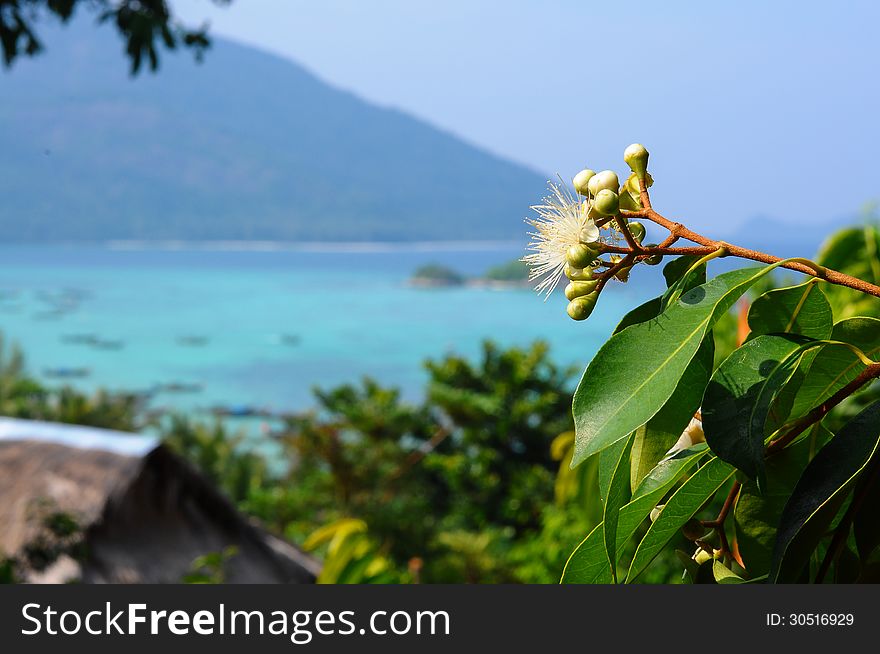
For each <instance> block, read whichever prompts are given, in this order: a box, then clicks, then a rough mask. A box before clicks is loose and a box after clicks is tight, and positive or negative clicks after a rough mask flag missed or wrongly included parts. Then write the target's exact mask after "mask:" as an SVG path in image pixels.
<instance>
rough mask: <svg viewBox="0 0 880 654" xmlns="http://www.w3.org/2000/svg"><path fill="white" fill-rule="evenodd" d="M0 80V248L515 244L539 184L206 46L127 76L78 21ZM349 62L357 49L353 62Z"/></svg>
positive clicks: (106, 37) (113, 43) (105, 37)
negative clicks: (127, 243) (159, 243)
mask: <svg viewBox="0 0 880 654" xmlns="http://www.w3.org/2000/svg"><path fill="white" fill-rule="evenodd" d="M47 37H48V38H47V39H46V42H47V46H48V50H47V53H46V54H44V55H42V56H41V57H39V58H37V59H34V60H30V61H28V60H21V61H20V62H18V63H17V64H16V66H15V68H13V69H12V70H11V71H3V70H0V194H2V198H3V200H2V203H0V230H2V238H3V240H4V241H7V242H9V241H48V240H65V241H67V240H90V241H91V240H107V239H283V240H299V239H302V240H346V241H350V240H410V239H445V240H460V239H512V238H519V239H521V238H523V234H524V225H523V223H522V219H523V217H524V216H525V214H526V213H527V207H528V205H529V204H532V203H534V201H535V200H536V199H537V198H538V197H540V195H541V192H542V189H543V187H544V177H543V176H542V175H540V174H538V173H536V172H534V171H532V170H529V169H526V168H524V167H522V166H519V165H516V164H513V163H511V162H509V161H505V160H502V159H500V158H498V157H495V156H492V155H491V154H488V153H486V152H484V151H482V150H480V149H478V148H475V147H473V146H471V145H469V144H467V143H465V142H463V141H461V140H460V139H458V138H456V137H454V136H452V135H450V134H448V133H444V132H442V131H440V130H438V129H435V128H433V127H431V126H430V125H427V124H425V123H424V122H421V121H419V120H417V119H415V118H413V117H411V116H408V115H406V114H404V113H402V112H399V111H395V110H392V109H385V108H380V107H376V106H373V105H370V104H368V103H366V102H364V101H362V100H360V99H358V98H357V97H355V96H353V95H351V94H349V93H346V92H343V91H340V90H338V89H335V88H333V87H331V86H329V85H327V84H325V83H324V82H322V81H320V80H319V79H317V78H316V77H314V76H313V75H311V74H310V73H309V72H307V71H306V70H305V69H303V68H301V67H300V66H297V65H295V64H293V63H290V62H288V61H286V60H283V59H280V58H278V57H275V56H273V55H269V54H266V53H263V52H260V51H257V50H254V49H252V48H247V47H243V46H240V45H237V44H234V43H231V42H228V41H224V40H223V39H219V38H218V39H215V45H214V47H213V48H212V49H211V50H210V51H209V52H208V54H207V56H206V60H205V62H204V64H202V65H197V64H195V63H193V62H192V60H191V58H190V57H189V56H188V55H186V56H183V55H180V56H176V57H169V56H166V57H165V58H164V60H163V66H162V69H161V70H160V72H159V73H158V74H157V75H156V76H152V75H150V74H145V75H141V76H140V77H139V78H137V79H130V78H129V77H128V76H127V62H126V61H125V60H124V58H123V56H122V54H121V45H120V43H119V41H118V39H117V37H116V35H115V34H113V33H112V30H109V29H98V28H95V27H94V26H93V25H91V24H84V23H82V22H80V23H79V24H75V25H73V26H71V27H69V28H66V29H59V30H58V31H57V32H56V31H54V30H53V31H52V32H51V33H48V34H47ZM352 56H357V53H352Z"/></svg>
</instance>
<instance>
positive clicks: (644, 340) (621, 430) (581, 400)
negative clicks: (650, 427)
mask: <svg viewBox="0 0 880 654" xmlns="http://www.w3.org/2000/svg"><path fill="white" fill-rule="evenodd" d="M775 265H777V264H774V265H772V266H767V267H765V268H757V269H756V268H747V269H742V270H733V271H730V272H727V273H724V274H722V275H719V276H718V277H715V278H714V279H712V280H710V281H708V282H706V283H705V284H702V285H700V286H697V287H695V288H692V289H691V290H689V291H687V292H686V293H684V294H683V295H682V296H681V297H680V298H679V299H678V300H677V301H675V302H674V303H672V304H670V306H668V307H667V308H666V310H665V311H663V313H661V314H660V315H659V316H657V317H656V318H654V319H652V320H649V321H648V322H644V323H639V324H636V325H631V326H629V327H627V328H626V329H624V330H623V331H620V332H618V333H617V334H614V335H613V336H612V337H611V338H610V339H609V340H608V341H607V342H606V343H605V345H603V346H602V348H601V349H600V350H599V352H598V353H597V354H596V356H595V357H594V358H593V360H592V361H591V362H590V365H589V366H588V367H587V369H586V371H585V372H584V375H583V377H582V379H581V381H580V383H579V384H578V388H577V390H576V391H575V395H574V401H573V413H574V422H575V453H574V457H573V459H572V465H573V466H574V465H577V464H579V463H581V462H582V461H584V460H585V459H586V458H587V457H589V456H590V455H591V454H595V453H596V452H600V451H601V450H603V449H605V448H606V447H608V446H609V445H611V444H612V443H615V442H617V441H619V440H620V439H621V438H625V437H626V436H628V435H629V434H631V433H632V432H634V431H635V430H636V429H638V428H639V427H641V426H642V425H644V424H645V423H646V422H648V420H650V419H651V418H652V417H653V416H654V415H655V414H656V413H657V412H658V411H659V410H660V409H661V408H662V407H663V405H664V404H665V403H666V401H667V400H669V398H670V397H671V396H672V393H673V392H674V391H675V388H676V386H677V385H678V381H679V380H680V379H681V378H682V376H683V375H684V371H685V370H686V369H687V366H688V364H689V363H690V362H691V359H693V358H694V356H695V355H696V353H697V350H698V349H699V347H700V344H701V343H702V342H703V338H704V337H705V336H706V334H707V333H708V331H709V330H710V329H711V328H712V326H713V325H714V324H715V322H716V321H717V320H718V318H719V317H720V316H721V315H722V314H723V313H725V312H726V311H728V310H729V309H730V307H732V306H733V304H734V303H735V302H736V301H737V299H739V297H740V296H742V294H743V293H745V292H746V290H748V288H749V287H750V286H751V285H752V284H754V283H755V282H756V281H757V280H759V279H760V278H761V277H762V276H763V275H765V274H767V273H768V272H769V271H770V270H772V269H773V267H775Z"/></svg>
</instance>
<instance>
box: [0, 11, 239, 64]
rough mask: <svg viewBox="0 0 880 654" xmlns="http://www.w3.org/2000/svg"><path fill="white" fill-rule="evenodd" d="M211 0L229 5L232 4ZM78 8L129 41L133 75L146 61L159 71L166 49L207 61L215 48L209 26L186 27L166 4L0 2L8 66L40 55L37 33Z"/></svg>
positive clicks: (2, 40) (0, 35) (1, 38)
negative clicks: (205, 56)
mask: <svg viewBox="0 0 880 654" xmlns="http://www.w3.org/2000/svg"><path fill="white" fill-rule="evenodd" d="M211 1H212V2H214V3H215V4H223V5H225V4H229V3H230V2H231V0H211ZM77 9H81V10H82V11H86V12H89V13H90V14H92V15H94V16H95V18H96V19H97V21H98V22H99V23H112V24H113V25H115V26H116V29H117V30H118V31H119V34H120V36H122V38H123V39H124V41H125V51H126V54H127V55H128V58H129V61H130V62H131V74H132V75H136V74H137V73H138V71H139V70H140V69H141V65H142V63H143V61H144V60H145V59H146V61H148V62H149V65H150V70H153V71H155V70H156V69H157V68H158V67H159V54H158V50H160V49H161V48H162V47H163V46H164V47H165V48H167V49H169V50H174V49H176V48H177V47H178V46H181V47H183V48H187V49H189V50H191V51H192V52H193V53H194V54H195V57H196V59H201V57H202V54H203V53H204V51H205V49H206V48H207V47H208V46H209V45H210V41H209V40H208V35H207V30H206V27H205V26H201V27H198V28H191V27H187V26H185V25H183V24H181V23H180V22H179V21H178V20H176V19H175V17H174V16H173V15H172V13H171V10H170V8H169V7H168V3H167V2H166V1H165V0H0V43H2V47H3V62H4V64H5V65H6V66H7V67H8V66H11V65H12V64H13V62H14V61H15V60H16V59H17V58H18V57H21V56H28V57H30V56H34V55H36V54H38V53H39V52H40V51H41V50H42V49H43V44H42V42H41V41H40V39H39V37H38V36H37V33H36V26H37V24H38V23H39V22H40V21H41V20H45V19H46V18H52V17H54V18H57V19H60V20H61V21H62V22H65V23H66V22H67V21H69V20H70V19H71V17H72V16H73V15H74V13H75V12H76V10H77Z"/></svg>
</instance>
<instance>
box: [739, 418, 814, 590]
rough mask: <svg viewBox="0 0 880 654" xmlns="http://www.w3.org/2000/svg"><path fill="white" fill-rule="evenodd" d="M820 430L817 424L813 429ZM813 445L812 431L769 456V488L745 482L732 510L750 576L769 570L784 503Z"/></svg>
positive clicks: (807, 460)
mask: <svg viewBox="0 0 880 654" xmlns="http://www.w3.org/2000/svg"><path fill="white" fill-rule="evenodd" d="M819 430H821V425H818V424H817V425H816V426H815V428H814V430H813V431H815V432H818V431H819ZM813 447H814V443H813V438H812V434H811V435H810V436H809V437H807V438H804V439H802V440H800V441H798V442H797V443H795V444H793V445H791V446H789V447H787V448H785V449H784V450H782V451H781V452H779V453H777V454H775V455H773V456H771V457H770V458H768V459H767V489H766V491H765V492H763V493H762V492H761V491H760V490H759V489H758V486H757V484H756V483H755V482H754V481H750V482H747V483H745V484H743V487H742V489H741V490H740V492H739V496H738V497H737V501H736V507H735V508H734V511H733V519H734V524H735V526H736V538H737V544H738V545H739V553H740V556H741V557H742V560H743V563H744V564H745V568H746V571H747V572H748V574H749V576H750V577H755V576H757V575H764V574H767V573H768V572H769V571H770V556H771V553H772V552H773V543H774V542H775V541H776V530H777V529H778V528H779V519H780V517H781V516H782V510H783V509H784V508H785V503H786V502H787V501H788V498H789V497H790V496H791V493H792V491H793V490H794V487H795V485H797V482H798V479H800V476H801V474H802V473H803V471H804V468H806V467H807V463H809V460H810V457H811V453H812V449H813Z"/></svg>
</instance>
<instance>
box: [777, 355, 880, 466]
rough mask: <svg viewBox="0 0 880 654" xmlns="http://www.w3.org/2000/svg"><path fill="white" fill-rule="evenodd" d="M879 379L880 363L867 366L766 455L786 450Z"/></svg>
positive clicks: (793, 426) (783, 437) (784, 436)
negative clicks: (815, 424) (850, 397)
mask: <svg viewBox="0 0 880 654" xmlns="http://www.w3.org/2000/svg"><path fill="white" fill-rule="evenodd" d="M877 377H880V363H874V364H871V365H870V366H867V367H866V368H865V369H864V370H862V372H861V373H859V375H858V377H856V378H855V379H853V380H852V381H851V382H850V383H848V384H847V385H846V386H844V387H843V388H841V389H840V390H839V391H837V392H836V393H835V394H834V395H832V396H831V397H829V398H828V399H827V400H825V401H824V402H823V403H822V404H820V405H819V406H817V407H816V408H814V409H813V410H812V411H810V412H809V413H808V414H807V415H805V416H804V417H803V418H800V419H799V420H798V421H797V422H795V423H794V425H792V427H791V428H790V429H789V430H788V431H786V432H785V433H784V434H783V435H782V436H780V437H779V438H777V439H776V440H774V441H771V442H770V444H769V445H767V449H766V451H765V454H766V455H767V456H770V455H772V454H775V453H776V452H778V451H779V450H781V449H782V448H784V447H785V446H786V445H788V444H789V443H791V442H792V441H793V440H794V439H795V438H797V437H798V436H800V435H801V434H802V433H803V432H804V431H806V429H807V428H808V427H810V426H812V425H813V424H814V423H817V422H819V421H820V420H821V419H822V418H824V417H825V416H826V415H828V412H829V411H831V409H833V408H834V407H836V406H837V405H838V404H840V403H841V402H843V401H844V400H845V399H846V398H848V397H849V396H850V395H852V394H853V393H855V392H856V391H857V390H859V389H860V388H861V387H862V386H864V385H865V384H867V383H868V382H869V381H871V380H873V379H877Z"/></svg>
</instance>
